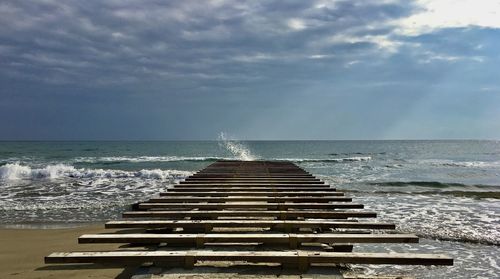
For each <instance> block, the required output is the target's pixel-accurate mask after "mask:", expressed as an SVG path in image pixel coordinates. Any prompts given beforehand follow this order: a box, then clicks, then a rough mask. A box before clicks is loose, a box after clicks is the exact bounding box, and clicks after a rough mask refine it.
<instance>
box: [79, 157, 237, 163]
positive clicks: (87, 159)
mask: <svg viewBox="0 0 500 279" xmlns="http://www.w3.org/2000/svg"><path fill="white" fill-rule="evenodd" d="M231 159H233V160H234V158H225V157H183V156H136V157H128V156H110V157H78V158H75V159H74V160H73V162H76V163H120V162H131V163H141V162H182V161H186V162H215V161H217V160H231Z"/></svg>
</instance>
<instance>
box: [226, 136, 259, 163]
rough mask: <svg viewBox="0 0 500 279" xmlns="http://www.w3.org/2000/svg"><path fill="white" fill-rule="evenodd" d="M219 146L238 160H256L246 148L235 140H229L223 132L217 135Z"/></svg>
mask: <svg viewBox="0 0 500 279" xmlns="http://www.w3.org/2000/svg"><path fill="white" fill-rule="evenodd" d="M219 146H221V147H223V148H225V149H226V150H228V151H229V152H231V154H233V155H234V156H235V157H236V158H237V159H239V160H242V161H254V160H255V159H256V158H255V156H254V155H252V153H251V152H250V150H249V149H248V147H246V146H244V145H243V144H241V143H240V142H237V141H235V140H229V139H228V138H227V136H226V134H225V133H224V132H221V133H220V134H219Z"/></svg>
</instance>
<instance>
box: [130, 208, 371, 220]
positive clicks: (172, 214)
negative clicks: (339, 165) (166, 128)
mask: <svg viewBox="0 0 500 279" xmlns="http://www.w3.org/2000/svg"><path fill="white" fill-rule="evenodd" d="M122 215H123V217H124V218H145V217H153V218H154V217H162V218H185V217H196V218H217V217H275V218H279V219H287V218H298V217H304V218H325V219H339V218H340V219H344V218H351V217H356V218H375V217H377V214H376V213H375V212H369V211H308V210H302V211H300V210H282V211H277V210H276V211H275V210H267V211H266V210H245V211H243V210H237V211H230V210H213V211H212V210H211V211H201V210H200V211H194V210H193V211H187V210H182V211H127V212H124V213H123V214H122Z"/></svg>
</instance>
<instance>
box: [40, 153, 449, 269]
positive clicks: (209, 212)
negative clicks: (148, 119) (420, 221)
mask: <svg viewBox="0 0 500 279" xmlns="http://www.w3.org/2000/svg"><path fill="white" fill-rule="evenodd" d="M376 216H377V215H376V213H375V212H371V211H367V210H364V209H363V205H362V204H359V203H353V202H352V200H351V198H348V197H345V196H344V193H342V192H338V191H336V189H335V188H333V187H330V186H329V185H326V184H324V182H322V181H320V180H319V179H317V178H315V177H314V176H312V175H311V174H309V173H308V172H306V171H304V170H303V169H301V168H299V167H298V166H296V165H295V164H293V163H289V162H274V161H251V162H242V161H217V162H215V163H213V164H211V165H210V166H208V167H206V168H205V169H203V170H201V171H199V172H197V173H195V174H194V175H192V176H190V177H188V178H187V179H185V181H182V182H180V183H178V184H177V185H175V186H174V187H172V188H170V189H167V190H166V191H165V192H161V193H159V197H154V198H151V199H149V200H148V201H145V202H142V203H138V204H135V205H134V206H133V210H132V211H127V212H124V213H123V220H118V221H110V222H108V223H106V228H109V229H126V230H133V233H130V232H126V231H125V232H123V231H118V232H116V233H107V234H88V235H82V236H81V237H80V238H79V239H78V240H79V243H82V244H83V243H124V244H129V245H128V246H125V248H122V249H117V250H116V251H99V252H69V253H66V252H57V253H52V254H51V255H49V256H47V257H45V262H46V263H47V264H61V263H102V264H111V265H122V266H127V265H141V264H145V263H153V264H155V265H161V266H179V265H180V266H183V267H185V268H192V267H193V266H194V265H196V263H197V262H199V261H202V262H206V261H209V262H218V261H224V262H227V261H229V262H233V261H234V262H249V263H256V262H257V263H279V264H282V265H283V266H286V268H293V267H295V268H298V269H299V270H300V271H306V270H307V269H308V268H309V267H310V266H311V265H322V264H351V263H352V264H354V263H356V264H402V265H408V264H409V265H452V264H453V259H451V258H449V257H448V256H445V255H441V254H414V253H359V252H354V251H353V247H354V244H358V243H416V242H418V237H416V236H415V235H412V234H397V233H394V232H393V231H392V230H394V229H395V225H394V224H391V223H382V222H374V221H361V220H358V218H362V219H363V220H365V219H367V218H375V217H376ZM228 249H229V250H228Z"/></svg>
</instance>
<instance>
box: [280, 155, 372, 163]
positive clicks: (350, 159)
mask: <svg viewBox="0 0 500 279" xmlns="http://www.w3.org/2000/svg"><path fill="white" fill-rule="evenodd" d="M371 159H372V157H370V156H363V157H345V158H326V159H314V158H311V159H310V158H289V159H277V160H283V161H292V162H326V163H328V162H331V163H342V162H361V161H370V160H371Z"/></svg>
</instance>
